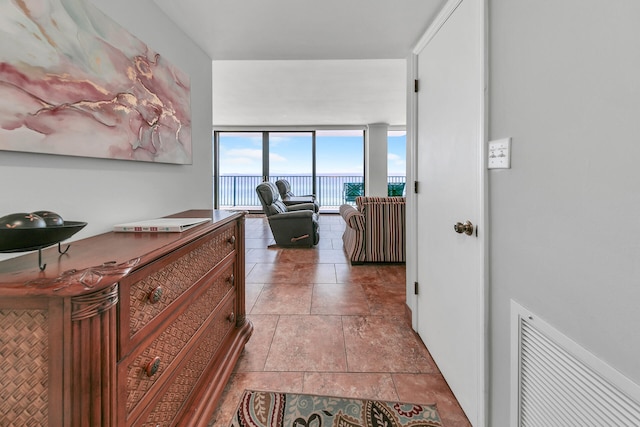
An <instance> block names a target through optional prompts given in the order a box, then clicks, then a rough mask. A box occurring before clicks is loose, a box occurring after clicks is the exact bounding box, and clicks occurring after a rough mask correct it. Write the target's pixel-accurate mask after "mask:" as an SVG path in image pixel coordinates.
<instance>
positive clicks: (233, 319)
mask: <svg viewBox="0 0 640 427" xmlns="http://www.w3.org/2000/svg"><path fill="white" fill-rule="evenodd" d="M227 320H228V321H229V323H233V322H235V321H236V314H235V313H234V312H233V311H232V312H231V313H229V315H228V316H227Z"/></svg>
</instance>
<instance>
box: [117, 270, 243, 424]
mask: <svg viewBox="0 0 640 427" xmlns="http://www.w3.org/2000/svg"><path fill="white" fill-rule="evenodd" d="M233 272H234V264H233V263H232V262H228V263H226V264H224V265H223V268H222V269H221V270H220V272H219V274H215V275H213V276H212V278H213V280H212V282H209V283H207V282H205V286H206V290H204V291H203V292H200V291H199V290H200V289H202V288H200V289H195V290H194V291H195V292H196V294H195V295H194V298H193V299H192V301H191V302H190V304H189V305H188V306H186V310H184V311H180V310H179V311H178V312H180V313H181V314H179V315H177V317H175V318H174V319H173V320H172V321H171V322H170V323H169V324H168V326H166V327H163V328H162V329H161V330H159V331H158V332H157V334H156V335H155V336H151V337H147V339H145V340H144V342H143V343H142V345H140V346H139V348H138V349H136V350H134V351H133V352H132V353H131V354H130V355H129V356H127V357H126V358H125V359H124V360H122V361H121V362H120V363H119V366H118V377H119V378H120V379H121V381H122V383H123V384H122V385H121V386H120V389H121V390H122V389H123V388H124V394H121V396H125V397H126V400H125V402H126V405H125V406H126V414H127V418H128V416H129V414H131V412H132V411H134V410H135V409H136V407H137V406H138V404H139V403H140V402H141V401H142V400H143V399H144V398H145V396H146V395H147V394H148V393H149V392H150V390H151V389H152V387H153V386H154V384H156V383H158V382H162V381H163V375H164V374H165V372H166V371H168V370H171V366H172V364H173V363H174V362H175V361H176V360H177V359H179V358H181V357H185V354H186V353H188V352H190V351H191V349H189V348H187V347H189V346H190V345H192V339H193V338H194V336H195V335H196V334H199V330H200V329H201V328H202V326H203V325H204V324H206V322H207V321H209V320H210V319H211V317H212V313H213V312H214V311H215V312H216V316H218V313H220V310H221V309H222V307H224V309H223V311H225V310H226V311H228V313H226V314H225V315H224V316H228V315H229V314H230V313H232V312H233V307H232V308H231V310H227V309H226V305H225V306H221V303H222V301H223V300H224V301H226V300H227V299H229V298H230V297H229V295H230V294H233V291H234V278H233ZM207 280H208V279H207ZM225 298H226V299H225ZM225 304H226V303H225ZM224 316H223V317H224ZM233 316H235V314H234V315H233ZM223 320H224V319H223ZM227 323H229V325H230V326H233V324H234V323H233V322H229V321H227ZM147 343H148V344H147Z"/></svg>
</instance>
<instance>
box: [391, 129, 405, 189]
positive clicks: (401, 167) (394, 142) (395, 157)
mask: <svg viewBox="0 0 640 427" xmlns="http://www.w3.org/2000/svg"><path fill="white" fill-rule="evenodd" d="M406 174H407V132H406V131H404V130H402V131H397V130H390V131H389V132H388V136H387V182H388V195H389V196H403V195H405V194H406V188H405V181H406Z"/></svg>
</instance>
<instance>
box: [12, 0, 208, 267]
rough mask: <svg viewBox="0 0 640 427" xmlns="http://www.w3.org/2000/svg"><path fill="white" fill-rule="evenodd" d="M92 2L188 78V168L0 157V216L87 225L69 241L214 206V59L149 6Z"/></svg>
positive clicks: (144, 1)
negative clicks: (48, 217) (51, 216)
mask: <svg viewBox="0 0 640 427" xmlns="http://www.w3.org/2000/svg"><path fill="white" fill-rule="evenodd" d="M93 2H94V4H96V5H97V6H98V7H99V8H100V9H101V10H102V11H103V12H105V13H106V14H107V15H108V16H110V17H111V18H112V19H114V20H115V21H116V22H118V23H119V24H120V25H122V26H124V27H125V28H126V29H127V30H128V31H129V32H131V33H132V34H133V35H135V36H136V37H138V38H139V39H141V40H142V41H143V42H145V43H146V44H147V45H148V46H149V47H151V48H152V49H154V50H155V51H157V52H158V53H160V54H161V55H163V56H165V57H166V58H167V59H168V60H169V61H170V62H172V63H173V64H174V65H175V66H177V67H178V68H180V69H182V70H183V71H184V72H186V73H188V74H189V75H190V77H191V110H192V138H193V139H192V143H193V165H188V166H182V165H169V164H151V163H144V162H131V161H119V160H107V159H90V158H80V157H66V156H54V155H44V154H29V153H17V152H8V151H0V182H2V192H1V195H0V216H2V215H5V214H8V213H13V212H32V211H35V210H41V209H45V210H52V211H55V212H58V213H59V214H61V215H62V216H63V217H64V218H65V219H67V220H76V221H86V222H88V225H87V227H86V228H85V229H84V230H82V231H81V232H80V233H78V234H77V235H76V236H74V237H73V239H72V240H75V239H78V238H83V237H87V236H90V235H94V234H98V233H101V232H105V231H108V230H110V229H111V226H112V225H113V224H115V223H118V222H122V221H129V220H138V219H145V218H154V217H158V216H163V215H168V214H171V213H175V212H179V211H182V210H185V209H191V208H205V209H210V208H211V207H212V205H213V201H212V194H213V184H212V177H211V176H212V147H211V128H212V121H211V109H212V107H211V105H212V100H211V59H210V58H209V57H208V56H207V55H206V54H205V53H204V52H203V51H202V50H200V49H199V48H198V47H197V46H196V45H195V44H194V43H193V42H192V41H191V40H190V39H189V38H187V37H186V36H185V35H184V34H183V33H182V32H181V31H180V30H179V29H178V28H177V27H176V26H175V25H174V24H173V23H172V22H171V21H170V20H169V19H168V18H167V16H166V15H164V14H163V13H162V12H161V11H160V10H159V9H158V7H157V6H156V5H155V3H154V2H153V1H152V0H139V1H134V2H132V1H128V0H94V1H93ZM3 42H4V41H3ZM0 49H1V47H0ZM90 137H91V135H87V138H90ZM7 257H9V255H3V254H0V259H4V258H7Z"/></svg>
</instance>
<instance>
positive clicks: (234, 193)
mask: <svg viewBox="0 0 640 427" xmlns="http://www.w3.org/2000/svg"><path fill="white" fill-rule="evenodd" d="M269 179H270V181H272V182H276V181H277V180H279V179H286V180H287V181H289V183H290V184H291V188H292V190H293V192H294V193H295V194H296V195H305V194H312V192H313V177H311V176H308V175H276V176H271V177H270V178H269ZM363 181H364V177H363V176H361V175H360V176H358V175H339V176H335V175H332V176H328V175H321V176H316V198H317V200H318V203H319V204H320V207H325V208H327V207H329V208H335V207H338V206H340V205H342V204H343V203H353V202H354V201H355V197H349V195H348V194H345V187H347V184H354V183H355V184H360V185H361V186H362V188H364V182H363ZM261 182H262V176H260V175H225V176H221V177H220V183H219V189H218V190H219V191H218V205H219V207H220V208H234V207H243V208H244V207H247V208H251V207H255V208H260V201H259V200H258V196H257V195H256V187H257V186H258V184H260V183H261ZM387 182H388V183H389V192H392V191H393V190H395V191H396V192H397V190H398V187H397V186H394V185H393V184H401V183H404V182H405V177H404V176H389V177H387ZM214 187H215V183H214ZM392 189H393V190H392Z"/></svg>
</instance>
